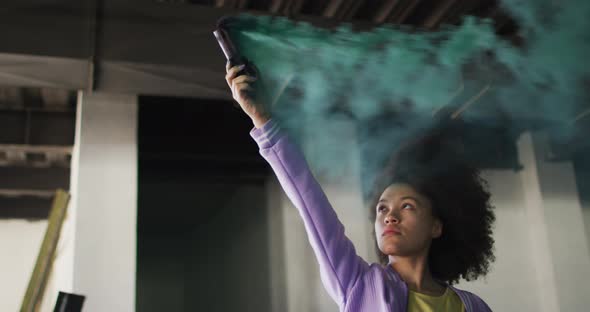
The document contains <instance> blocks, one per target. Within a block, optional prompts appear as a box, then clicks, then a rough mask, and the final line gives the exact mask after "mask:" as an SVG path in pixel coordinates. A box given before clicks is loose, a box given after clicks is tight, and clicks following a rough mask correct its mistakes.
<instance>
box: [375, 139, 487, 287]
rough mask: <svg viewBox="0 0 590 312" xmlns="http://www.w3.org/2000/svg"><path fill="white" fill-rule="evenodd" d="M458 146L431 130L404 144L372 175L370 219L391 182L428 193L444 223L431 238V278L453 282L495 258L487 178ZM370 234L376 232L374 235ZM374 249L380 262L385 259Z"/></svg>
mask: <svg viewBox="0 0 590 312" xmlns="http://www.w3.org/2000/svg"><path fill="white" fill-rule="evenodd" d="M461 150H462V145H461V144H460V143H458V142H457V141H456V140H454V139H453V140H450V139H449V136H447V137H446V138H445V136H444V135H443V131H438V132H431V133H429V134H427V135H423V136H420V137H419V138H418V139H415V140H412V141H410V142H408V143H407V144H405V145H403V146H402V147H401V148H400V149H399V150H398V151H397V152H396V153H395V154H394V156H393V157H392V158H391V160H390V161H389V163H388V164H387V166H386V167H385V170H384V171H383V172H382V174H381V175H380V176H379V177H378V178H377V179H376V182H375V186H374V187H373V189H372V195H371V201H370V202H371V206H370V207H369V208H370V210H369V211H370V218H371V221H372V222H375V217H376V211H375V207H376V206H377V201H378V200H379V197H380V196H381V193H382V192H383V191H384V190H385V189H386V188H387V187H388V186H390V185H391V184H393V183H406V184H408V185H410V186H412V187H413V188H414V189H416V191H418V192H420V193H421V194H423V195H425V196H426V197H428V198H429V199H430V200H431V202H432V213H433V215H434V216H435V217H436V218H438V219H439V220H440V221H441V222H442V223H443V231H442V235H441V236H440V237H438V238H435V239H433V240H432V244H431V246H430V250H429V254H428V264H429V268H430V271H431V274H432V275H433V277H434V278H435V279H438V280H440V281H444V282H446V283H449V284H454V283H456V282H458V281H459V279H460V278H463V279H465V280H467V281H470V280H475V279H477V278H478V277H479V276H485V275H486V274H487V273H488V270H489V266H490V263H492V262H493V261H494V260H495V257H494V253H493V245H494V239H493V238H492V226H493V223H494V221H495V215H494V212H493V207H492V205H491V204H490V193H489V192H488V190H487V182H486V181H485V180H483V179H482V178H481V177H480V173H479V171H478V170H477V169H476V168H475V167H474V166H471V165H470V164H469V163H468V161H467V160H466V158H465V157H464V155H463V154H464V153H461ZM373 234H374V233H373ZM373 237H374V238H375V247H376V251H377V255H378V257H379V259H380V262H381V264H383V265H385V264H387V262H388V257H387V256H386V255H385V254H383V253H382V252H381V251H380V250H379V248H378V247H377V240H376V237H375V235H373Z"/></svg>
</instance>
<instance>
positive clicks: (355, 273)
mask: <svg viewBox="0 0 590 312" xmlns="http://www.w3.org/2000/svg"><path fill="white" fill-rule="evenodd" d="M237 71H239V69H236V68H232V69H228V76H226V79H227V80H228V84H229V85H230V87H231V89H232V93H233V94H234V99H236V101H238V103H239V104H240V106H242V108H243V109H244V111H245V112H246V113H247V114H248V116H250V118H252V121H253V123H254V125H255V127H256V128H255V129H254V130H252V132H251V135H252V137H253V138H254V139H255V140H256V142H257V144H258V146H259V147H260V154H261V155H262V156H263V157H264V158H265V159H266V160H267V161H268V163H269V164H270V165H271V167H272V169H273V171H274V172H275V174H276V176H277V178H278V180H279V182H280V184H281V186H282V187H283V190H284V191H285V193H286V194H287V196H288V197H289V199H290V200H291V202H292V203H293V204H294V205H295V207H296V208H297V210H298V211H299V214H300V215H301V218H302V219H303V223H304V225H305V229H306V232H307V235H308V238H309V241H310V244H311V247H312V248H313V250H314V252H315V255H316V258H317V260H318V263H319V265H320V274H321V278H322V282H323V283H324V286H325V288H326V290H327V291H328V293H329V294H330V296H331V297H332V298H333V299H334V301H336V302H337V303H338V304H339V305H340V306H343V305H344V304H345V303H346V300H347V295H348V293H349V290H350V289H351V288H352V287H353V286H354V284H355V282H356V281H357V280H358V279H359V278H360V276H361V275H362V273H363V272H364V271H366V270H368V268H369V267H368V264H367V263H366V262H365V261H364V260H363V259H362V258H360V257H359V256H358V255H357V254H356V251H355V249H354V246H353V244H352V242H351V241H350V240H349V239H348V238H347V237H346V235H345V233H344V226H343V225H342V223H340V221H339V220H338V217H337V215H336V212H335V211H334V209H333V208H332V206H331V205H330V203H329V202H328V199H327V198H326V195H325V194H324V192H323V190H322V188H321V187H320V185H319V184H318V182H317V181H316V179H315V178H314V176H313V174H312V173H311V171H310V169H309V166H308V165H307V162H306V161H305V158H304V156H303V154H302V152H301V150H300V149H299V147H298V146H297V145H296V144H294V143H293V142H291V140H290V139H289V137H288V136H287V135H286V134H285V133H284V132H282V131H281V129H280V128H279V125H278V124H276V123H275V122H274V121H272V120H270V118H269V114H267V113H266V112H265V111H264V110H263V109H262V108H261V107H255V108H253V107H251V106H255V105H257V104H256V103H254V102H253V100H252V99H250V98H248V97H247V94H245V93H243V90H246V89H247V88H248V82H249V81H253V80H252V79H250V78H247V77H246V76H239V77H237V78H235V79H234V77H235V74H236V72H237ZM251 112H254V113H253V114H251Z"/></svg>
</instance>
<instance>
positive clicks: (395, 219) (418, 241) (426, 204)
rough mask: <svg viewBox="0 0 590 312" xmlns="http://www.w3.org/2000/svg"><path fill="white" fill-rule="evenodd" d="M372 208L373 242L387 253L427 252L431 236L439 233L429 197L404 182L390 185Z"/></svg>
mask: <svg viewBox="0 0 590 312" xmlns="http://www.w3.org/2000/svg"><path fill="white" fill-rule="evenodd" d="M375 209H376V212H377V214H376V218H375V235H376V238H377V245H378V246H379V249H380V250H381V252H382V253H384V254H386V255H388V256H400V257H407V256H417V255H427V254H428V249H429V247H430V243H431V241H432V239H433V238H436V237H439V236H440V235H441V233H442V224H441V222H440V221H439V220H438V219H436V218H435V217H434V216H433V215H432V206H431V203H430V200H429V199H428V198H427V197H426V196H424V195H422V194H420V193H418V192H417V191H416V190H415V189H414V188H413V187H411V186H410V185H408V184H404V183H395V184H392V185H390V186H389V187H388V188H387V189H385V191H384V192H383V194H381V197H380V198H379V202H378V203H377V207H375Z"/></svg>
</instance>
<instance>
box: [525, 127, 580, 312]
mask: <svg viewBox="0 0 590 312" xmlns="http://www.w3.org/2000/svg"><path fill="white" fill-rule="evenodd" d="M518 150H519V157H520V161H521V163H522V164H523V165H524V166H525V168H524V170H523V171H522V173H521V176H522V181H523V189H524V196H525V204H526V220H527V223H525V224H523V225H522V226H523V227H527V228H528V229H529V234H530V243H531V246H532V252H533V263H531V264H532V265H533V266H534V268H535V271H536V282H537V285H539V287H538V291H539V292H540V293H539V296H538V298H539V299H540V300H541V304H540V305H539V306H540V307H541V311H583V310H586V309H587V307H588V306H590V297H589V296H583V295H582V294H583V293H584V292H585V291H586V289H588V287H587V284H588V281H589V280H590V254H589V252H588V242H587V239H588V238H587V236H586V234H585V229H584V222H583V216H582V207H581V204H580V200H579V198H580V197H579V196H578V193H577V188H576V181H575V174H574V170H573V166H572V164H571V162H569V161H568V162H547V161H546V160H545V155H547V148H546V140H545V139H544V138H543V136H542V135H540V134H534V135H531V134H530V133H525V134H524V135H523V136H522V137H521V138H520V139H519V142H518Z"/></svg>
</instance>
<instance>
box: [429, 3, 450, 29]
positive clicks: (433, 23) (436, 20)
mask: <svg viewBox="0 0 590 312" xmlns="http://www.w3.org/2000/svg"><path fill="white" fill-rule="evenodd" d="M455 2H456V0H442V1H437V6H436V8H435V9H434V11H433V13H432V14H431V15H430V16H429V17H428V18H427V19H426V20H425V21H424V23H423V24H422V26H424V27H425V28H427V29H433V28H436V27H437V26H438V25H439V24H440V22H441V21H442V19H443V17H444V16H445V14H447V13H448V12H449V10H450V8H451V6H452V5H453V4H455Z"/></svg>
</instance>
